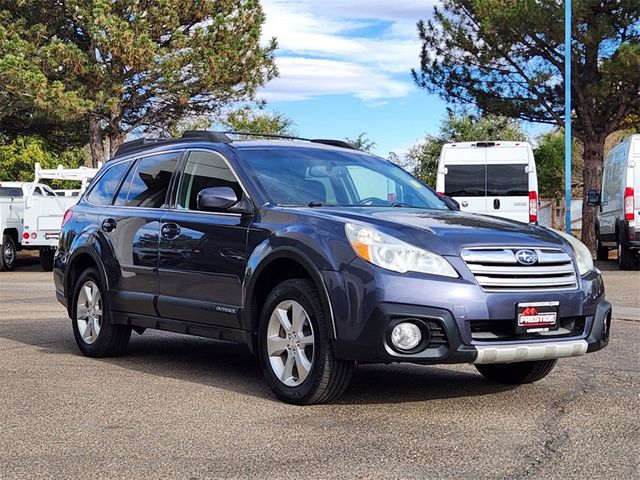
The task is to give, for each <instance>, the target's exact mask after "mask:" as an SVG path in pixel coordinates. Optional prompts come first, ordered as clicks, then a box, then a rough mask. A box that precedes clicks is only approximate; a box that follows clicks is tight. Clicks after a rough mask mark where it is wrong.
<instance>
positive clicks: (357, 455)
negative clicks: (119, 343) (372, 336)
mask: <svg viewBox="0 0 640 480" xmlns="http://www.w3.org/2000/svg"><path fill="white" fill-rule="evenodd" d="M599 266H600V268H602V269H603V270H604V274H605V283H606V287H607V295H608V298H609V299H610V300H611V301H612V303H613V304H614V317H615V320H614V322H613V327H612V339H611V342H610V344H609V347H608V348H606V349H605V350H603V351H601V352H598V353H595V354H590V355H586V356H583V357H577V358H571V359H564V360H560V361H559V363H558V366H557V367H556V369H555V370H554V371H553V372H552V373H551V374H550V375H549V376H548V377H547V378H546V379H544V380H542V381H541V382H539V383H537V384H534V385H526V386H521V387H518V388H512V387H506V386H498V385H494V384H491V383H488V382H487V381H485V380H484V379H483V378H482V377H481V376H480V375H479V374H477V373H476V371H475V369H474V368H473V367H472V366H468V365H463V366H453V367H421V366H412V365H390V366H383V365H368V366H360V367H359V368H358V369H357V370H356V373H355V374H354V377H353V381H352V383H351V386H350V387H349V389H348V390H347V392H346V393H345V395H344V396H343V397H342V398H341V399H340V400H339V402H337V403H335V404H332V405H320V406H313V407H296V406H291V405H286V404H283V403H280V402H279V401H277V400H276V399H275V398H274V397H273V395H272V394H271V392H270V390H269V389H268V387H267V385H266V384H265V382H264V381H263V379H262V376H261V373H260V371H259V367H258V364H257V361H256V359H255V358H254V357H253V356H252V355H251V354H250V353H249V351H248V350H247V349H246V348H244V347H239V346H237V345H234V344H230V343H225V342H219V341H213V340H208V339H200V338H194V337H186V336H181V335H174V334H168V333H162V332H150V331H147V332H145V333H144V335H142V336H139V335H137V334H133V336H132V339H131V342H130V344H129V349H128V353H127V355H125V356H124V357H121V358H116V359H91V358H86V357H83V356H81V355H80V354H79V352H78V350H77V348H76V346H75V343H74V341H73V335H72V332H71V322H70V320H69V319H68V318H67V315H66V312H65V310H64V308H63V307H62V306H61V305H60V304H58V303H57V301H56V300H55V296H54V293H53V283H52V278H51V274H50V273H44V272H42V271H41V270H40V267H39V265H37V264H36V263H35V262H34V260H33V259H31V258H27V259H23V260H22V261H21V264H20V265H19V266H18V268H17V269H16V270H15V271H14V272H0V431H1V434H0V479H13V478H20V479H22V478H43V477H49V478H109V479H115V478H123V479H124V478H126V479H134V478H154V479H157V478H185V479H201V478H348V479H351V478H358V479H368V478H385V479H392V478H416V479H418V478H419V479H426V478H456V479H460V478H474V479H482V478H507V479H523V478H531V479H540V478H563V479H572V478H576V479H577V478H590V479H600V478H602V479H611V478H616V479H626V478H640V272H620V271H618V270H617V269H616V268H615V266H614V265H613V263H607V264H600V265H599Z"/></svg>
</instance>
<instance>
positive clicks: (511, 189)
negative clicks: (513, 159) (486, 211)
mask: <svg viewBox="0 0 640 480" xmlns="http://www.w3.org/2000/svg"><path fill="white" fill-rule="evenodd" d="M526 167H527V166H526V165H525V164H514V165H510V164H508V165H487V196H488V197H518V196H520V197H526V196H527V195H529V174H528V173H527V170H526Z"/></svg>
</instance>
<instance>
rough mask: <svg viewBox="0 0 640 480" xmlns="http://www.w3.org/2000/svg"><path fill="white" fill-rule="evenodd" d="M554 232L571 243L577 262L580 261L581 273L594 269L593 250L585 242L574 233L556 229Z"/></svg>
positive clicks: (579, 270)
mask: <svg viewBox="0 0 640 480" xmlns="http://www.w3.org/2000/svg"><path fill="white" fill-rule="evenodd" d="M554 232H556V233H557V234H558V235H560V236H561V237H562V238H564V239H565V240H566V241H567V242H569V244H570V245H571V248H572V249H573V254H574V255H575V257H576V262H577V263H578V272H580V275H584V274H586V273H588V272H589V271H591V270H593V258H592V257H591V252H590V251H589V249H588V248H587V246H586V245H585V244H584V243H582V242H581V241H580V240H578V239H577V238H576V237H574V236H573V235H569V234H567V233H565V232H561V231H560V230H554Z"/></svg>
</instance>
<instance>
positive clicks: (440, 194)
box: [436, 192, 444, 197]
mask: <svg viewBox="0 0 640 480" xmlns="http://www.w3.org/2000/svg"><path fill="white" fill-rule="evenodd" d="M436 193H437V194H438V196H439V197H444V192H436Z"/></svg>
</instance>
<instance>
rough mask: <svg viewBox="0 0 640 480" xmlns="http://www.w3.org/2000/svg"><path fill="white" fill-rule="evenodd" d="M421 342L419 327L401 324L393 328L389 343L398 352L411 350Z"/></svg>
mask: <svg viewBox="0 0 640 480" xmlns="http://www.w3.org/2000/svg"><path fill="white" fill-rule="evenodd" d="M421 340H422V332H421V331H420V327H418V326H417V325H416V324H415V323H410V322H402V323H399V324H397V325H396V326H395V327H393V330H392V331H391V342H392V343H393V346H394V347H396V348H399V349H400V350H411V349H414V348H416V347H417V346H418V344H419V343H420V341H421Z"/></svg>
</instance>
